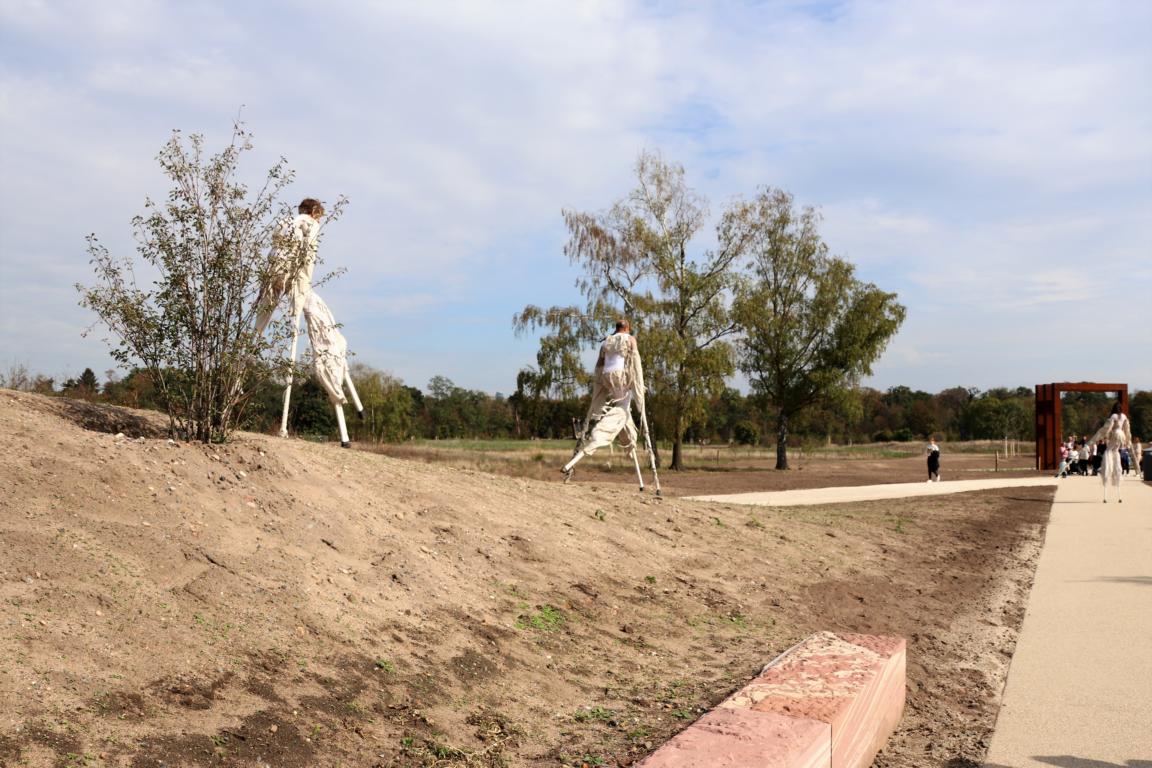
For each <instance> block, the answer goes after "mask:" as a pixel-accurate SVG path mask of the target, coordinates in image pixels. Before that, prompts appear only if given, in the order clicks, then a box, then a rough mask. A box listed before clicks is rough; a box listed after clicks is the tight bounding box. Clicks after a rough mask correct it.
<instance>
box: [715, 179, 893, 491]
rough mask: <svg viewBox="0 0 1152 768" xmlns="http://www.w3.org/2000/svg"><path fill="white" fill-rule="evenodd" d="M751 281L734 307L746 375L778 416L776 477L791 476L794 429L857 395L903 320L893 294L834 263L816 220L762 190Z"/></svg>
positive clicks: (787, 199)
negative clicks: (819, 410) (810, 413)
mask: <svg viewBox="0 0 1152 768" xmlns="http://www.w3.org/2000/svg"><path fill="white" fill-rule="evenodd" d="M753 216H754V219H755V222H756V223H755V225H754V226H753V227H752V230H753V233H754V234H753V237H752V240H751V243H750V245H749V256H750V261H749V274H748V276H747V278H746V279H745V280H743V281H742V284H741V287H740V290H739V292H738V295H737V297H736V301H735V307H734V311H735V315H736V317H737V321H738V322H739V324H740V325H741V327H742V328H743V329H744V335H743V336H742V337H741V343H740V367H741V369H742V370H743V371H745V372H746V373H747V374H748V376H749V380H750V381H751V383H752V386H753V388H754V389H755V390H756V391H757V392H759V393H762V394H763V395H765V396H766V397H767V398H768V400H769V401H770V402H771V404H772V407H773V408H775V410H776V413H777V463H776V468H777V469H786V468H787V464H788V460H787V422H788V419H789V418H790V417H792V416H793V415H795V414H797V413H798V412H800V411H802V410H803V409H805V408H808V407H810V406H813V405H817V404H828V405H832V404H834V402H835V401H836V400H837V398H838V397H839V396H840V393H841V392H842V391H843V390H844V389H845V388H848V387H852V386H855V384H856V383H857V381H858V380H859V378H860V377H861V376H865V375H867V374H869V373H871V365H872V363H873V362H875V360H876V359H877V358H878V357H879V356H880V354H881V353H882V352H883V351H884V349H885V347H886V346H887V345H888V341H889V340H890V339H891V338H892V336H893V335H895V333H896V331H897V330H898V329H899V327H900V325H901V323H903V321H904V316H905V309H904V307H903V306H901V305H900V304H899V303H897V301H896V294H894V293H886V292H884V291H881V290H880V289H879V288H877V287H876V286H875V285H872V284H871V283H864V282H861V281H860V280H857V279H856V277H855V269H854V267H853V266H852V265H851V264H849V263H848V262H847V261H845V260H843V259H840V258H837V257H834V256H830V255H829V254H828V247H827V246H826V245H825V244H824V242H823V241H822V240H821V239H820V235H819V232H818V229H819V221H820V218H819V215H818V214H817V213H816V211H815V210H814V209H812V208H805V209H802V210H800V211H797V210H796V209H795V207H794V204H793V200H792V196H791V195H790V194H788V193H787V192H784V191H782V190H778V189H772V188H765V189H763V190H761V192H760V195H759V197H758V198H757V200H756V202H755V204H754V212H753Z"/></svg>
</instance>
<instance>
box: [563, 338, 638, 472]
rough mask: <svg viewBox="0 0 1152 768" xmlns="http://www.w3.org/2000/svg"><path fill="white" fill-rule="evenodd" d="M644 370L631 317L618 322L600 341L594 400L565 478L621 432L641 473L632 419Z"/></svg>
mask: <svg viewBox="0 0 1152 768" xmlns="http://www.w3.org/2000/svg"><path fill="white" fill-rule="evenodd" d="M643 388H644V372H643V368H642V367H641V364H640V348H639V345H637V343H636V337H634V336H633V335H632V326H631V324H630V323H629V322H628V321H627V320H621V321H619V322H618V323H616V332H615V333H613V334H612V335H611V336H609V337H608V338H606V339H604V343H603V344H601V345H600V356H599V357H597V358H596V369H595V374H594V376H593V384H592V400H591V402H590V403H589V404H588V414H587V415H586V416H585V418H584V428H583V431H582V432H581V435H580V437H579V442H578V444H577V446H576V450H575V451H574V452H573V455H572V459H571V460H570V461H569V462H568V463H567V464H565V465H564V468H563V469H562V470H561V471H562V472H563V473H564V478H565V482H567V480H568V479H569V478H571V477H572V469H573V467H575V466H576V464H577V463H578V462H579V461H580V460H581V459H583V458H584V457H585V456H591V455H592V454H593V453H595V452H596V451H598V450H599V449H601V448H606V447H608V446H610V445H612V443H613V442H615V440H616V438H617V437H619V436H620V434H621V433H623V434H624V437H623V438H622V439H621V440H620V446H621V447H622V448H624V449H625V450H627V451H628V454H629V455H630V456H631V457H632V461H633V463H634V464H636V467H637V469H636V471H637V473H639V471H640V469H639V463H638V461H637V458H636V438H637V429H636V422H634V421H633V420H632V411H631V406H632V399H633V395H634V394H638V396H639V397H641V398H642V397H643V394H644V393H643Z"/></svg>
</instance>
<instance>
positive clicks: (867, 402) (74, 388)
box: [0, 364, 1152, 445]
mask: <svg viewBox="0 0 1152 768" xmlns="http://www.w3.org/2000/svg"><path fill="white" fill-rule="evenodd" d="M352 374H353V379H354V380H355V382H356V388H357V391H358V392H359V394H360V399H361V401H362V402H363V405H364V416H365V418H364V420H363V421H360V420H358V419H356V418H354V417H353V418H350V419H349V420H348V428H349V432H350V434H351V436H352V438H353V439H354V440H358V441H362V442H400V441H404V440H408V439H411V438H426V439H449V438H469V439H494V438H501V439H532V438H552V439H567V438H569V437H571V436H572V420H573V419H582V418H583V416H584V409H585V408H586V407H587V403H588V401H587V397H582V398H575V397H574V398H567V399H556V398H547V397H533V396H531V395H530V394H529V393H528V392H526V391H525V388H524V386H523V385H522V386H521V387H520V388H519V389H518V391H516V392H514V393H512V394H511V395H508V396H504V395H502V394H500V393H496V394H489V393H487V392H481V391H478V390H472V389H466V388H464V387H459V386H457V385H456V384H454V383H453V382H452V381H451V380H449V379H448V378H446V377H444V376H436V377H433V378H432V380H431V381H429V382H428V384H427V386H426V387H425V388H424V389H419V388H417V387H411V386H407V385H406V384H405V383H404V382H403V381H401V380H400V379H397V378H395V377H394V376H391V375H390V374H388V373H385V372H383V371H380V370H377V369H375V368H372V367H370V366H367V365H363V364H355V365H354V366H353V371H352ZM0 386H4V387H7V388H9V389H19V390H25V391H33V392H39V393H41V394H46V395H61V396H65V397H73V398H78V399H85V400H93V401H100V402H107V403H110V404H113V405H122V406H127V407H130V408H150V409H156V410H162V406H161V404H160V401H159V398H157V397H156V393H155V392H154V390H153V387H152V383H151V380H150V379H149V377H148V375H147V373H145V372H144V371H142V370H134V371H132V372H131V373H130V374H128V375H127V376H123V377H121V376H117V375H116V374H115V372H114V371H106V372H105V375H104V381H103V382H101V381H100V380H99V378H98V377H97V376H96V374H95V373H94V372H93V371H92V370H91V369H90V368H86V369H85V370H84V371H83V372H82V373H80V374H79V375H77V376H76V377H74V378H68V379H65V380H63V381H61V382H60V383H59V384H57V382H56V380H55V379H53V378H50V377H47V376H43V375H32V374H30V373H29V372H28V371H27V370H26V369H25V368H23V367H22V366H14V367H13V368H11V369H10V370H9V371H8V372H7V373H6V374H5V373H0ZM282 395H283V390H282V389H280V388H279V387H267V388H265V389H263V390H261V391H259V392H257V393H256V394H255V395H254V396H253V398H252V400H251V401H250V402H249V405H248V408H247V410H246V411H245V414H244V420H243V422H242V423H243V428H244V429H247V430H251V431H255V432H269V433H271V432H275V431H276V430H277V429H278V428H279V420H280V408H281V398H282ZM1063 402H1064V404H1063V411H1064V417H1063V425H1064V432H1065V433H1066V434H1072V433H1075V434H1078V435H1083V434H1089V433H1091V432H1093V431H1094V430H1095V429H1096V428H1097V427H1098V426H1099V425H1100V423H1101V422H1102V421H1103V420H1104V418H1105V417H1106V416H1107V414H1108V411H1109V409H1110V408H1111V405H1112V402H1113V398H1112V397H1110V396H1108V395H1106V394H1102V393H1079V394H1078V393H1069V394H1067V395H1065V397H1064V401H1063ZM650 403H651V404H650V406H649V415H650V418H651V419H652V422H653V424H652V428H653V433H654V434H655V435H656V436H657V437H658V438H660V439H665V440H666V439H667V436H668V435H670V434H671V430H672V429H673V428H674V427H673V424H672V423H671V421H672V418H671V404H669V403H664V402H662V398H661V396H660V395H658V394H657V395H653V396H652V397H651V399H650ZM1034 406H1035V401H1034V393H1033V390H1032V389H1030V388H1028V387H1017V388H1014V389H1012V388H1004V387H997V388H993V389H989V390H985V391H980V390H977V389H973V388H964V387H952V388H950V389H945V390H943V391H941V392H937V393H928V392H923V391H919V390H913V389H910V388H909V387H904V386H898V387H892V388H890V389H888V390H886V391H879V390H876V389H871V388H868V387H861V388H857V389H855V390H851V391H849V392H848V393H846V394H845V395H844V396H843V397H841V398H839V399H838V400H837V401H836V402H835V403H834V404H832V405H831V406H826V407H823V408H814V409H810V410H808V411H805V412H804V413H803V415H802V416H801V417H799V418H797V419H796V421H795V422H794V423H793V433H794V434H795V435H796V436H799V437H801V438H802V439H803V440H804V441H806V442H808V443H813V442H819V443H838V444H848V443H862V442H892V441H895V442H903V441H911V440H920V439H922V438H924V437H925V436H927V435H936V436H937V437H938V438H940V439H943V440H1002V439H1013V440H1025V441H1027V440H1031V439H1032V438H1033V415H1034ZM1130 411H1131V417H1132V428H1133V434H1139V435H1141V436H1143V437H1145V438H1146V439H1147V438H1148V437H1149V436H1152V391H1140V392H1134V393H1132V395H1131V403H1130ZM348 412H349V416H352V414H351V409H350V408H349V409H348ZM700 413H701V415H700V416H699V417H698V418H696V419H694V420H693V421H692V422H691V423H690V424H689V425H688V428H687V431H686V439H687V441H688V442H691V443H710V444H728V443H737V444H742V445H757V444H761V443H771V442H772V441H773V439H774V438H773V428H774V424H773V416H772V414H773V409H772V408H771V403H766V402H764V398H763V397H762V396H759V395H755V394H744V393H742V392H740V391H739V390H736V389H733V388H727V389H724V390H723V391H722V392H721V393H720V394H719V395H717V396H714V397H712V398H709V399H708V401H707V403H706V406H705V407H704V408H703V409H701V411H700ZM289 429H290V430H291V431H292V432H293V433H294V434H297V435H301V436H306V437H315V438H325V439H329V438H333V437H334V436H335V435H336V418H335V414H334V412H333V408H332V406H331V404H330V403H329V402H328V398H327V395H326V394H325V392H324V390H323V389H322V388H321V387H320V386H319V385H317V384H316V383H315V382H313V381H311V380H308V381H305V382H304V383H302V384H298V385H297V386H296V387H295V388H294V390H293V398H292V406H291V410H290V412H289Z"/></svg>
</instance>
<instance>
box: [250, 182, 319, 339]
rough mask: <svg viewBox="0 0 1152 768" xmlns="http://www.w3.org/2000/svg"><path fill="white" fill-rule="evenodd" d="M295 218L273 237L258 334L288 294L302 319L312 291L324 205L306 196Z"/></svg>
mask: <svg viewBox="0 0 1152 768" xmlns="http://www.w3.org/2000/svg"><path fill="white" fill-rule="evenodd" d="M296 210H297V214H296V217H295V218H293V219H292V220H291V221H285V222H284V223H283V224H282V225H281V227H280V231H279V232H277V233H276V234H275V236H274V238H273V243H272V253H271V254H270V255H269V270H268V275H267V277H266V278H265V280H264V283H263V284H262V285H261V286H260V298H259V299H258V302H259V305H258V306H259V310H258V313H257V316H256V333H257V335H259V334H262V333H264V328H265V327H266V326H267V325H268V321H269V320H270V319H271V318H272V313H273V312H275V311H276V307H277V306H278V305H279V304H280V301H281V300H282V299H283V298H284V297H285V296H291V297H292V316H293V317H295V318H299V313H300V312H301V311H302V310H303V309H304V301H305V299H307V298H308V294H309V293H311V292H312V271H313V270H314V269H315V268H316V256H317V253H318V251H319V248H320V239H319V238H320V219H322V218H323V217H324V205H323V204H322V203H321V202H320V201H319V200H316V199H315V198H311V197H306V198H304V199H303V200H301V201H300V205H298V206H296Z"/></svg>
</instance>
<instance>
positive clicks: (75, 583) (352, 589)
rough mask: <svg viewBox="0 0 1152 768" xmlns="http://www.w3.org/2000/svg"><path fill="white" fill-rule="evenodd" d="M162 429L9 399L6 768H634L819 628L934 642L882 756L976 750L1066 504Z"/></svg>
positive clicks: (1, 591)
mask: <svg viewBox="0 0 1152 768" xmlns="http://www.w3.org/2000/svg"><path fill="white" fill-rule="evenodd" d="M81 424H83V425H85V426H89V427H101V428H109V427H111V428H113V429H122V430H124V431H125V433H126V434H127V437H115V436H113V435H112V434H107V433H102V432H97V431H91V430H90V429H84V428H82V427H81V426H80V425H81ZM157 424H158V422H156V421H155V420H152V419H151V418H149V417H147V416H141V415H140V414H134V413H132V412H119V411H107V410H103V409H99V408H90V407H86V406H82V405H78V404H70V403H68V402H67V401H58V400H49V399H45V398H40V397H37V396H33V395H26V394H20V393H11V392H7V391H2V392H0V435H2V436H3V437H2V438H0V439H2V440H3V441H4V452H5V458H4V463H3V469H2V471H0V552H3V553H4V555H3V558H2V559H0V628H2V629H3V631H2V632H0V765H5V766H7V765H13V766H18V765H19V766H53V767H54V768H58V767H59V766H133V767H134V768H143V767H144V766H158V765H168V766H193V765H195V766H199V765H219V766H224V765H228V766H231V765H237V766H258V765H275V766H288V767H291V766H337V765H356V766H432V765H436V766H451V765H459V766H464V765H469V766H498V765H507V766H558V765H582V764H587V765H630V764H631V763H632V762H634V761H635V760H636V759H638V758H639V757H641V756H643V755H644V754H646V753H647V752H648V751H650V750H651V749H652V748H654V747H655V746H656V745H657V744H659V743H660V742H662V741H663V740H664V739H666V738H667V737H668V736H669V735H671V734H672V733H674V732H676V731H677V730H678V729H679V728H681V727H682V726H683V725H685V724H686V723H687V722H689V721H690V720H691V719H693V718H695V717H696V716H697V715H698V714H699V713H700V712H701V711H703V710H704V709H706V708H708V707H710V706H712V705H713V704H715V703H716V702H717V701H719V700H720V699H721V698H723V697H724V696H726V695H727V694H728V693H729V692H730V691H731V690H732V689H734V688H735V687H737V686H738V685H740V684H742V683H743V682H744V681H746V680H747V679H749V678H750V677H752V676H753V675H754V674H755V673H756V672H757V671H758V670H759V668H760V667H761V666H762V665H763V663H764V662H765V661H766V660H768V659H770V658H771V657H773V656H774V655H776V653H778V652H779V651H781V650H783V649H784V648H786V647H788V646H789V645H790V644H792V643H793V642H794V641H796V640H797V639H799V638H800V637H802V636H804V635H806V634H808V633H809V632H811V631H814V630H818V629H833V630H836V629H840V630H848V631H862V632H875V633H893V634H902V635H904V636H906V637H907V638H908V639H909V657H910V660H911V661H910V666H909V675H910V686H911V688H910V691H909V704H908V710H907V716H906V717H905V720H904V723H903V725H902V727H901V730H900V732H899V733H898V734H897V736H896V738H895V739H894V741H893V743H892V745H891V746H890V747H889V749H887V750H886V751H885V752H884V753H883V754H882V755H881V757H880V758H879V759H878V762H877V765H882V766H918V767H922V766H933V765H940V766H949V767H950V768H956V766H963V765H968V764H971V763H968V762H964V761H974V760H978V759H979V758H980V756H981V755H982V751H983V748H984V741H985V740H986V735H987V732H988V730H989V729H990V728H991V726H992V717H993V714H994V711H995V699H996V696H997V693H998V691H999V689H1000V682H1001V680H1002V676H1003V668H1004V665H1005V663H1006V661H1007V659H1008V656H1009V654H1010V652H1011V647H1012V644H1013V641H1014V637H1015V628H1016V627H1017V626H1018V624H1019V620H1020V613H1021V610H1022V605H1023V596H1024V594H1025V590H1026V588H1027V585H1028V583H1029V580H1030V574H1031V570H1032V567H1033V566H1034V561H1035V555H1036V552H1037V550H1038V546H1039V542H1040V537H1041V534H1042V529H1043V525H1044V522H1045V520H1046V518H1047V513H1048V508H1049V503H1050V499H1051V490H1050V489H1046V488H1028V489H1011V490H1006V491H985V492H980V493H971V494H959V495H954V496H948V497H941V498H938V499H932V500H924V499H918V500H910V501H885V502H866V503H858V504H842V505H826V506H820V507H805V508H791V509H771V508H767V509H757V510H754V511H750V510H749V509H747V508H737V507H735V506H733V505H724V504H705V503H696V502H688V501H683V500H679V499H667V500H665V501H664V502H662V503H660V502H657V501H656V500H655V499H653V498H652V497H651V496H640V495H638V494H636V493H635V491H634V490H632V489H630V488H624V487H620V486H617V485H615V484H612V483H594V484H580V485H570V486H560V485H556V484H553V483H540V482H536V481H530V480H524V479H516V478H508V477H498V476H493V475H487V474H483V473H478V472H472V471H465V470H458V469H452V468H447V467H440V466H433V465H428V464H422V463H414V462H407V461H401V460H396V459H391V458H387V457H382V456H378V455H373V454H368V453H362V452H356V451H341V450H339V449H337V448H333V447H329V446H324V445H315V444H308V443H301V442H296V441H282V440H278V439H273V438H267V437H263V436H257V435H242V436H240V437H239V439H238V440H237V441H236V442H234V443H232V444H229V445H227V446H218V447H204V446H177V445H173V444H169V443H168V442H167V441H165V440H164V439H162V438H158V437H145V438H144V439H132V438H133V437H134V435H135V434H136V431H143V432H145V433H146V434H154V432H153V431H152V430H153V429H154V428H155V426H156V425H157Z"/></svg>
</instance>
